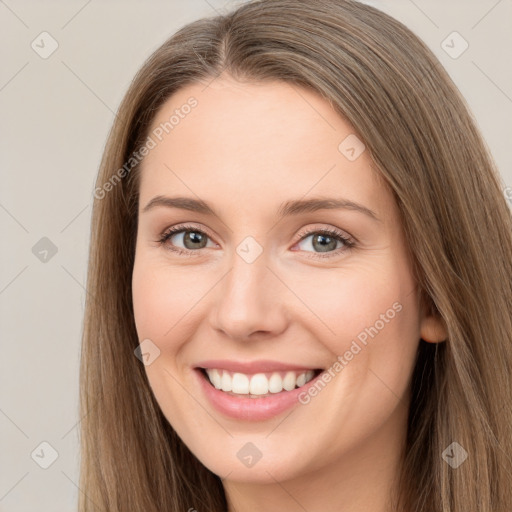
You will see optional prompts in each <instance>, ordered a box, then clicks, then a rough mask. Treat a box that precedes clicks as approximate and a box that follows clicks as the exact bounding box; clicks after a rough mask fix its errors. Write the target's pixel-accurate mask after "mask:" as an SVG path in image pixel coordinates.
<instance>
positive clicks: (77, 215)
mask: <svg viewBox="0 0 512 512" xmlns="http://www.w3.org/2000/svg"><path fill="white" fill-rule="evenodd" d="M87 208H89V205H86V206H85V207H84V208H82V209H81V210H80V211H79V212H78V213H77V214H76V215H75V216H74V217H73V218H72V219H71V220H70V221H69V222H68V223H67V224H66V225H65V226H64V227H63V228H62V229H61V231H60V232H61V233H64V231H66V229H68V228H69V226H71V224H73V222H75V220H76V219H77V218H78V217H79V216H80V215H82V213H84V212H85V210H87Z"/></svg>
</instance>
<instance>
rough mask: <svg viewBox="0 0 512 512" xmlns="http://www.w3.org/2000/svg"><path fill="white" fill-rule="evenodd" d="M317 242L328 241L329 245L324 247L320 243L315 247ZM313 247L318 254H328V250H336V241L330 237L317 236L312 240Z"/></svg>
mask: <svg viewBox="0 0 512 512" xmlns="http://www.w3.org/2000/svg"><path fill="white" fill-rule="evenodd" d="M317 240H321V241H322V242H325V240H329V241H330V244H329V242H328V243H327V244H325V245H323V244H322V243H320V245H318V246H317V244H316V243H315V242H316V241H317ZM332 243H334V246H332ZM313 246H314V247H315V249H319V250H320V252H328V251H329V250H330V249H336V240H335V239H334V238H331V237H330V236H326V235H318V236H316V237H315V238H314V239H313Z"/></svg>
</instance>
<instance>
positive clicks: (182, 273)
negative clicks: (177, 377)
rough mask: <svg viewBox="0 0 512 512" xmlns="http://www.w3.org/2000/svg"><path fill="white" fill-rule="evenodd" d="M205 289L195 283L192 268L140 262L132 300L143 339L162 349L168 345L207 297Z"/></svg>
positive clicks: (134, 280) (134, 281)
mask: <svg viewBox="0 0 512 512" xmlns="http://www.w3.org/2000/svg"><path fill="white" fill-rule="evenodd" d="M204 293H205V290H204V286H202V285H201V282H200V280H198V279H197V276H196V279H194V273H193V271H192V267H188V268H180V269H179V270H176V269H173V268H172V267H169V266H165V265H162V264H161V263H155V262H153V261H151V259H150V258H147V259H146V260H144V259H143V257H140V258H139V259H138V260H136V262H135V265H134V269H133V276H132V298H133V308H134V316H135V324H136V327H137V333H138V336H139V339H143V338H150V339H152V340H154V341H155V343H157V344H158V345H159V346H160V344H161V343H164V340H166V341H165V344H168V343H169V339H170V338H176V336H175V335H174V333H173V335H172V336H171V332H172V331H173V330H174V329H178V328H180V327H182V323H183V322H182V320H183V319H184V318H185V317H186V315H187V312H188V311H190V310H191V309H192V308H193V306H194V304H195V303H196V302H197V301H198V298H200V297H201V296H202V295H204Z"/></svg>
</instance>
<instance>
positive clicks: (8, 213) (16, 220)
mask: <svg viewBox="0 0 512 512" xmlns="http://www.w3.org/2000/svg"><path fill="white" fill-rule="evenodd" d="M0 208H2V210H4V211H5V213H7V215H9V216H10V217H11V218H12V219H13V220H14V221H15V222H16V223H17V224H19V225H20V226H21V228H22V229H23V230H24V231H25V233H28V229H27V228H26V227H25V226H24V225H23V224H22V223H21V222H20V221H19V220H18V219H17V218H16V217H15V216H14V215H13V214H12V213H11V212H10V211H9V210H8V209H7V208H6V207H5V206H4V205H3V204H0Z"/></svg>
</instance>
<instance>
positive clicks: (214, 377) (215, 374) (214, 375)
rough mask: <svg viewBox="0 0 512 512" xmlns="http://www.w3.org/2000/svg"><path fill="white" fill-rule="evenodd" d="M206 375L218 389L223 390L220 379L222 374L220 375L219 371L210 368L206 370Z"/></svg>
mask: <svg viewBox="0 0 512 512" xmlns="http://www.w3.org/2000/svg"><path fill="white" fill-rule="evenodd" d="M206 373H207V374H208V377H209V378H210V382H211V383H212V384H213V385H214V386H215V387H216V388H217V389H221V388H222V382H221V377H220V374H219V370H215V369H212V368H208V370H206Z"/></svg>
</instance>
